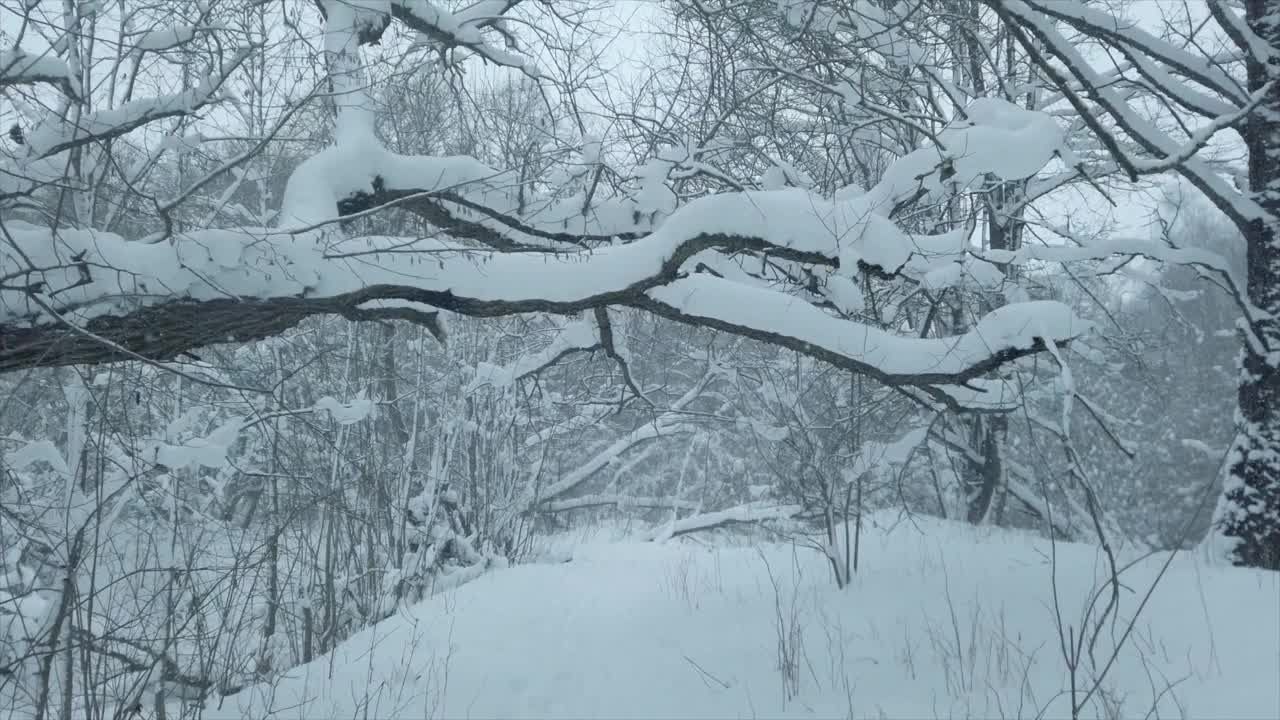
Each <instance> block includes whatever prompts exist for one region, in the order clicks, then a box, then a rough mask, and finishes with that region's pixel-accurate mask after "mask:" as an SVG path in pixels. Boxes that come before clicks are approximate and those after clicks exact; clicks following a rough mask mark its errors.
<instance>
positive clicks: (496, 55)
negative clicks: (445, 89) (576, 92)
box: [389, 0, 541, 78]
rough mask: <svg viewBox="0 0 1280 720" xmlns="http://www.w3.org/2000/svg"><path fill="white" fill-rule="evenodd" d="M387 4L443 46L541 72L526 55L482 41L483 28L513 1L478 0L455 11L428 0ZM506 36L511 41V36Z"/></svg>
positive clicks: (531, 74) (531, 72) (532, 73)
mask: <svg viewBox="0 0 1280 720" xmlns="http://www.w3.org/2000/svg"><path fill="white" fill-rule="evenodd" d="M389 4H390V6H391V14H392V16H394V17H395V18H396V19H397V20H400V21H401V22H403V23H404V24H405V25H406V26H408V27H409V28H411V29H413V30H416V31H418V32H419V33H421V34H422V35H424V36H425V37H426V38H427V39H429V40H430V41H431V42H433V43H437V44H439V45H440V46H441V47H442V48H444V49H449V48H465V49H467V50H469V51H471V52H473V53H475V54H476V55H478V56H480V57H482V58H484V59H485V60H488V61H489V62H491V63H493V64H495V65H501V66H504V67H510V68H515V69H517V70H520V71H521V72H523V73H524V74H526V75H528V76H529V77H532V78H538V77H540V76H541V74H540V73H539V72H538V68H537V67H536V66H535V65H534V64H533V63H532V62H530V61H529V60H528V59H527V58H525V57H522V56H521V55H519V54H517V53H515V52H512V51H510V50H506V49H502V48H496V47H494V46H493V45H492V44H490V43H487V42H485V39H484V35H483V31H484V29H486V28H488V27H492V26H494V25H495V23H496V21H497V20H498V19H499V18H501V17H502V15H504V14H505V13H506V12H507V11H508V10H510V9H511V8H512V7H513V6H514V5H515V4H516V2H512V1H510V0H481V1H480V2H477V3H475V4H474V5H472V6H471V7H469V8H466V9H464V10H462V11H460V12H457V13H451V12H448V11H446V10H444V9H442V8H440V7H439V6H438V5H437V4H436V3H433V2H429V0H397V1H395V2H391V3H389ZM506 37H507V41H508V44H509V45H510V44H512V39H511V36H510V35H507V36H506Z"/></svg>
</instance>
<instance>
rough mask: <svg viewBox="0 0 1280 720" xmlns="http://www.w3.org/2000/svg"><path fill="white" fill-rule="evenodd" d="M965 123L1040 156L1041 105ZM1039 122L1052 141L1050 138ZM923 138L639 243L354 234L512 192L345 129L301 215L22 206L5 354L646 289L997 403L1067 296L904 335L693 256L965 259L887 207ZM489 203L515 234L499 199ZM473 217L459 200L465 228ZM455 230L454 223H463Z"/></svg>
mask: <svg viewBox="0 0 1280 720" xmlns="http://www.w3.org/2000/svg"><path fill="white" fill-rule="evenodd" d="M969 122H970V125H969V126H968V129H969V130H972V131H973V132H971V133H969V134H966V135H961V136H957V139H959V138H969V139H970V140H971V141H972V142H973V144H974V148H975V153H974V154H972V155H969V154H964V153H963V152H962V149H963V147H964V146H963V145H961V144H959V143H954V142H953V145H952V147H953V148H955V149H954V150H948V151H947V153H945V154H944V155H943V156H942V157H943V158H944V160H945V163H944V164H945V165H946V166H947V167H948V168H949V170H948V173H949V176H948V184H950V183H959V184H962V185H963V184H966V183H968V182H974V181H976V179H977V177H978V176H980V175H985V174H988V173H992V174H996V175H998V176H1001V177H1004V176H1005V175H1020V174H1023V173H1026V172H1033V171H1034V163H1025V162H1023V161H1019V162H1018V163H1013V164H1010V163H1008V162H1005V161H1004V160H1002V159H1000V158H999V157H998V156H995V155H994V154H993V152H992V151H991V148H990V147H988V146H990V145H991V144H992V143H995V142H996V141H997V140H998V139H999V138H1001V137H1004V138H1012V137H1017V136H1018V133H1021V132H1023V131H1024V130H1025V127H1026V124H1025V123H1022V122H1015V123H1011V124H1010V127H1012V128H1013V129H1012V130H1011V131H1010V132H1012V133H1013V134H1007V133H1006V134H1004V135H1002V134H1000V133H999V132H998V130H999V129H1000V128H999V126H997V125H980V124H976V123H974V121H972V120H971V121H969ZM1032 136H1033V137H1037V138H1038V139H1037V142H1039V143H1040V150H1041V152H1042V153H1044V152H1045V151H1047V149H1049V148H1050V147H1051V146H1052V143H1051V142H1048V141H1044V138H1039V137H1038V134H1037V133H1032ZM1055 142H1056V141H1055ZM925 152H929V153H932V158H933V159H932V160H929V161H928V162H926V158H924V157H923V156H920V155H918V154H916V153H913V154H911V155H908V156H907V157H905V158H903V159H902V160H901V161H900V162H899V164H895V166H894V167H892V168H890V171H889V173H887V174H886V181H885V183H882V184H881V185H880V186H877V187H876V188H874V189H873V190H872V191H871V192H868V193H866V194H864V195H861V196H853V197H844V198H841V199H828V198H823V197H821V196H818V195H815V194H813V193H810V192H807V191H803V190H796V189H791V190H780V191H761V192H740V193H726V194H721V195H713V196H709V197H704V198H700V199H697V200H695V201H693V202H691V203H689V204H687V205H685V206H684V207H682V208H680V209H678V210H677V211H676V212H675V213H674V214H672V215H671V216H670V217H668V218H667V219H666V220H665V221H664V222H662V223H661V224H660V225H659V226H658V228H657V229H656V230H654V231H653V232H651V233H649V234H648V235H645V236H643V237H641V238H640V239H638V240H635V241H633V242H629V243H623V244H612V245H609V246H605V247H599V248H595V249H591V250H586V249H576V250H573V251H569V252H557V253H554V254H548V253H527V252H506V251H484V252H480V251H476V250H475V249H474V247H473V246H469V245H467V244H463V243H459V242H454V241H449V240H415V239H405V238H388V237H356V238H342V237H340V236H338V235H337V234H336V233H335V232H333V229H334V227H333V225H332V224H329V222H328V221H330V219H331V218H332V217H333V216H334V213H335V211H336V209H337V208H338V206H339V204H340V203H341V202H342V200H343V199H344V198H350V197H351V196H352V195H353V194H357V193H359V192H362V191H363V190H364V189H366V188H372V189H373V190H375V192H376V191H377V190H378V188H379V187H386V186H388V185H392V184H394V185H397V186H401V187H406V186H408V187H414V188H419V189H422V190H423V191H424V192H432V191H436V190H439V189H442V188H450V189H453V188H465V191H466V192H468V193H469V194H470V195H471V196H472V197H476V198H480V199H481V200H483V201H485V202H487V203H490V204H493V205H496V206H498V207H500V208H501V207H503V205H502V204H503V203H504V202H505V201H506V200H505V199H504V198H505V197H506V193H505V190H504V189H503V187H502V186H501V183H500V182H498V181H497V180H496V178H500V177H501V173H495V172H493V171H492V170H490V169H488V168H486V167H484V166H483V165H481V164H480V163H478V162H476V161H475V160H472V159H470V158H435V157H404V156H397V155H393V154H390V153H386V152H382V151H379V150H377V149H376V148H370V147H368V146H365V145H363V144H356V145H354V146H352V147H345V146H335V147H334V148H331V149H330V150H326V151H324V152H322V153H320V154H318V155H316V156H315V157H313V158H311V159H310V160H308V161H306V162H304V163H303V165H302V166H301V167H299V169H298V171H297V172H296V173H295V175H294V177H293V178H292V179H291V180H290V182H289V184H288V187H287V189H286V193H285V206H284V210H283V212H282V217H283V218H284V222H288V223H291V224H292V223H300V224H302V227H301V228H295V229H289V230H270V229H258V230H254V229H237V230H206V231H195V232H191V233H187V234H183V235H178V236H175V237H174V238H173V240H172V242H167V243H159V244H141V243H138V242H131V241H129V240H126V239H125V238H122V237H120V236H118V235H114V234H111V233H104V232H94V231H89V230H69V229H63V230H59V231H58V232H56V233H53V232H51V231H49V230H48V229H47V228H42V227H39V226H35V225H29V224H26V223H22V222H17V221H14V222H10V223H8V224H7V226H6V229H7V231H8V234H9V237H11V238H12V241H11V242H10V243H9V244H8V245H7V246H0V256H3V257H4V260H5V264H4V267H5V268H6V269H9V268H14V269H13V270H11V271H9V272H7V273H6V274H5V275H4V276H0V324H2V326H3V327H4V329H5V331H6V332H5V338H4V342H3V344H0V368H11V367H23V366H26V367H29V366H32V365H33V364H34V365H59V364H67V363H72V362H104V361H113V360H118V359H121V358H122V355H121V353H120V352H119V348H116V349H110V348H109V347H108V346H109V345H110V343H114V344H115V345H117V346H120V347H123V348H125V349H128V350H130V351H132V352H135V353H139V354H142V355H146V356H148V357H152V358H154V359H171V358H173V357H175V356H176V355H177V354H180V353H182V352H184V351H187V350H191V349H194V348H197V347H201V346H203V345H207V344H211V343H217V342H228V341H235V342H242V341H247V340H252V339H257V338H261V337H266V336H268V335H271V334H275V333H278V332H280V331H282V330H284V329H287V328H288V327H292V326H293V325H296V324H297V323H298V322H300V321H301V320H302V319H304V318H305V317H308V316H311V315H318V314H338V315H342V316H344V317H348V318H351V319H357V320H358V319H371V318H373V317H375V316H377V315H381V316H384V317H385V316H388V315H389V314H390V313H392V312H396V313H399V314H401V315H402V316H405V317H406V319H410V318H408V315H409V314H411V313H412V312H415V311H416V312H419V313H423V314H422V315H420V316H419V317H421V318H423V319H429V318H431V317H432V316H430V315H429V314H426V313H424V311H423V310H419V308H424V307H425V308H428V309H429V308H438V309H444V310H449V311H452V312H457V313H461V314H465V315H471V316H477V317H494V316H500V315H509V314H516V313H528V312H554V313H576V312H580V311H583V310H589V309H597V308H606V307H609V306H630V307H637V308H641V309H645V310H647V311H649V312H652V313H655V314H658V315H661V316H663V317H666V318H669V319H672V320H676V321H679V322H683V323H687V324H692V325H702V326H706V327H713V328H716V329H720V330H725V331H728V332H732V333H736V334H739V335H744V336H747V337H752V338H755V339H758V340H763V341H766V342H771V343H774V344H778V345H781V346H784V347H788V348H791V349H794V350H798V351H800V352H803V353H806V354H809V355H811V356H814V357H818V358H820V359H823V360H826V361H828V362H831V363H833V364H835V365H836V366H838V367H843V368H846V369H849V370H853V371H856V372H861V373H864V374H867V375H870V376H872V377H874V378H876V379H878V380H880V381H881V382H884V383H886V384H891V385H915V386H930V387H929V392H930V394H932V395H933V396H934V397H935V399H937V400H939V401H941V402H945V403H948V404H956V403H961V404H967V403H968V402H969V401H973V402H977V403H979V404H985V405H991V406H994V407H1000V406H1002V405H1004V404H1007V403H1008V402H1010V401H1011V400H1012V399H1013V396H1012V394H1009V393H1006V392H1005V390H1004V389H1002V386H998V384H997V386H995V387H992V386H991V383H992V381H988V380H982V381H979V380H978V379H979V378H981V377H982V376H983V375H986V374H987V373H989V372H990V371H991V370H993V369H995V368H997V367H999V366H1000V365H1002V364H1005V363H1007V362H1010V361H1012V360H1015V359H1017V358H1019V357H1022V356H1025V355H1029V354H1032V353H1035V352H1038V351H1039V350H1041V349H1043V348H1044V347H1045V343H1063V342H1067V341H1069V340H1071V339H1072V338H1074V337H1077V336H1078V335H1079V334H1081V333H1082V332H1084V331H1085V330H1086V329H1087V325H1086V324H1085V323H1084V322H1082V321H1080V320H1078V319H1077V318H1075V316H1074V315H1073V314H1072V313H1071V311H1070V310H1069V309H1068V308H1067V307H1066V306H1065V305H1062V304H1060V303H1056V302H1049V301H1042V302H1037V303H1023V304H1015V305H1009V306H1006V307H1003V308H1000V309H999V310H997V311H995V312H993V313H991V314H990V315H988V316H987V317H985V318H982V319H981V320H979V321H978V322H977V323H976V324H975V326H974V327H973V329H972V330H970V331H969V332H967V333H966V334H964V335H960V336H957V337H951V338H914V337H901V336H898V335H896V334H894V333H892V332H889V331H886V330H882V329H879V328H876V327H872V326H869V325H864V324H860V323H856V322H850V321H847V320H842V319H839V318H837V317H835V316H832V315H830V314H828V313H827V312H826V311H824V310H822V309H821V308H819V307H817V306H815V305H813V304H811V303H808V302H806V301H805V300H803V299H800V298H797V297H795V296H793V295H790V294H787V293H785V292H780V291H778V290H775V289H770V288H765V287H753V286H750V285H747V284H744V283H739V282H734V281H731V280H727V279H724V278H718V277H715V276H713V275H710V274H705V273H696V272H694V273H690V269H689V266H690V265H696V260H695V258H697V257H698V256H699V255H700V254H703V253H706V252H708V251H714V252H719V253H728V254H732V253H742V252H750V253H757V254H760V255H763V256H770V257H776V258H782V259H789V260H794V261H798V262H802V263H810V264H813V265H822V266H826V267H829V268H831V269H832V270H833V272H837V273H839V274H840V275H842V276H844V277H846V278H848V279H849V280H850V281H851V282H852V281H854V279H855V278H857V277H858V275H859V274H860V272H861V271H862V270H866V269H872V270H874V271H875V272H878V273H880V274H884V275H895V274H897V275H902V276H904V277H907V278H923V277H924V276H926V275H927V274H928V273H930V272H931V271H933V270H936V269H937V268H939V267H944V266H947V265H950V264H954V263H955V262H956V261H958V260H962V259H964V258H965V257H966V255H967V253H968V235H967V233H966V232H965V231H963V230H961V231H955V232H949V233H943V234H941V235H917V234H910V233H907V232H904V231H903V230H901V229H900V228H899V227H898V226H897V225H895V224H894V223H893V221H891V220H890V219H889V218H888V217H887V215H888V212H889V211H888V210H887V209H886V207H885V206H886V200H887V199H888V200H891V199H894V198H898V197H901V196H902V195H903V194H909V193H917V192H919V191H921V190H923V191H924V192H926V193H933V192H938V191H940V190H941V188H942V185H943V182H942V179H941V178H942V177H943V173H940V172H938V162H937V158H938V157H939V151H937V150H929V151H925ZM1003 154H1004V155H1008V154H1009V153H1003ZM983 158H988V160H984V159H983ZM1045 159H1047V158H1045ZM455 205H456V204H455ZM459 207H460V206H459ZM455 210H456V208H455ZM455 210H449V211H448V212H450V213H452V212H454V211H455ZM473 217H479V218H480V220H479V222H481V223H490V225H489V227H490V229H494V228H499V229H498V230H497V231H499V232H504V231H503V230H502V229H501V227H502V226H503V225H504V223H503V222H502V221H500V220H496V219H495V217H501V215H500V213H497V212H496V211H495V214H493V215H476V214H474V213H473ZM475 222H476V221H474V220H468V219H466V218H460V219H459V220H458V226H459V227H462V228H464V229H465V228H466V227H470V226H472V225H473V224H474V223H475ZM442 224H443V223H442ZM444 229H445V230H446V231H447V232H450V233H452V231H453V230H454V226H451V225H448V224H445V227H444ZM505 232H507V233H508V237H512V238H514V239H516V240H519V241H520V242H521V243H522V244H525V245H528V244H533V243H536V242H538V239H537V238H530V237H529V236H528V234H527V233H522V232H521V231H519V230H510V229H509V230H505ZM459 234H462V235H464V237H465V236H466V235H465V233H459ZM543 244H544V245H545V244H546V243H545V242H544V243H543ZM414 250H417V251H420V252H421V253H422V254H421V255H419V254H417V253H415V252H412V251H414ZM703 257H705V255H703ZM104 339H105V340H109V341H110V343H108V344H106V345H104V344H103V343H101V341H102V340H104ZM95 341H96V343H97V344H96V345H95ZM966 385H967V387H966ZM984 385H985V386H984ZM940 386H951V387H940ZM965 396H968V399H967V400H962V399H961V398H964V397H965Z"/></svg>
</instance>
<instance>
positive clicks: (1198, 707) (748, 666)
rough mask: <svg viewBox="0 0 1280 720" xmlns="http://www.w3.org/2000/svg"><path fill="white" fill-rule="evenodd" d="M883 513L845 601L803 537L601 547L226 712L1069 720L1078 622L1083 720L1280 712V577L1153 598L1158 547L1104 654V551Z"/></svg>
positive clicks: (1242, 577) (473, 586)
mask: <svg viewBox="0 0 1280 720" xmlns="http://www.w3.org/2000/svg"><path fill="white" fill-rule="evenodd" d="M873 524H874V525H875V527H871V528H868V529H867V530H866V534H865V536H864V538H863V541H862V548H861V558H860V568H859V571H858V574H857V577H856V578H855V580H854V582H853V583H852V585H851V586H850V587H847V588H845V589H843V590H838V589H836V588H835V587H834V586H833V584H832V583H831V580H830V575H829V571H828V570H827V568H826V566H825V564H824V560H823V558H822V557H821V556H819V555H818V554H817V553H816V552H814V551H813V550H809V549H805V548H803V547H792V546H789V545H782V544H760V545H749V544H745V543H742V542H737V543H728V542H725V541H714V542H712V541H710V540H700V541H694V540H684V541H675V542H670V543H666V544H654V543H637V542H625V541H620V542H608V543H606V542H599V541H592V542H589V543H583V544H579V545H577V546H576V547H575V549H574V557H573V560H572V561H571V562H567V563H562V564H531V565H524V566H519V567H514V568H510V569H505V570H498V571H494V572H492V573H489V574H487V575H485V576H483V577H481V578H479V579H477V580H476V581H474V582H471V583H469V584H467V585H465V586H462V587H460V588H457V589H455V590H452V591H449V592H447V593H442V594H440V595H437V596H436V597H434V598H432V599H431V600H428V601H426V602H423V603H421V604H419V605H416V606H414V607H412V608H409V609H406V610H405V611H403V612H402V613H401V614H400V615H398V616H396V617H394V618H392V619H390V620H388V621H386V622H384V623H382V624H380V625H378V626H377V627H375V628H371V629H369V630H367V631H365V632H362V633H360V634H358V635H356V636H355V637H353V638H352V639H351V640H350V641H349V642H347V643H346V644H344V645H343V646H341V647H340V648H338V650H337V651H335V652H334V653H332V654H331V655H329V656H325V657H323V658H321V659H319V660H317V661H316V662H314V663H311V664H310V665H308V666H304V667H300V668H295V669H294V670H292V671H290V672H289V673H287V675H286V676H285V677H282V678H280V679H279V680H278V681H276V682H275V683H274V684H272V685H271V686H265V685H264V686H258V687H254V688H250V689H247V690H245V691H243V692H241V693H239V694H238V695H235V696H232V697H228V698H224V699H223V700H222V703H221V707H216V706H214V707H210V708H208V709H207V710H206V712H205V717H206V718H242V717H253V718H262V717H275V718H306V719H307V720H319V719H321V718H423V717H447V718H506V717H510V718H739V717H741V718H756V717H760V718H765V717H768V718H773V717H788V718H802V717H888V718H908V717H909V718H934V717H982V718H998V717H1004V718H1026V717H1070V716H1071V705H1072V697H1073V696H1072V693H1071V688H1072V682H1071V672H1070V670H1069V669H1068V666H1067V662H1066V661H1065V660H1064V650H1063V647H1064V640H1063V638H1062V637H1060V635H1059V631H1058V627H1059V624H1061V626H1062V628H1063V630H1062V633H1063V635H1064V636H1065V637H1066V641H1065V642H1066V644H1067V645H1071V644H1072V643H1073V642H1078V641H1079V638H1080V634H1081V627H1082V626H1083V627H1084V628H1085V633H1086V635H1087V637H1088V640H1086V642H1085V643H1084V649H1083V656H1082V657H1081V658H1080V660H1079V663H1078V668H1077V671H1076V674H1075V687H1076V693H1075V695H1074V697H1075V698H1076V702H1077V703H1081V704H1083V705H1084V708H1083V710H1082V711H1081V715H1082V716H1085V717H1136V718H1143V717H1150V718H1156V717H1160V718H1232V719H1239V718H1269V719H1274V718H1277V717H1280V680H1278V679H1280V574H1277V573H1263V572H1251V571H1244V570H1237V569H1232V568H1216V567H1206V566H1204V564H1203V563H1202V562H1201V561H1200V559H1199V558H1197V557H1196V556H1195V555H1194V554H1180V555H1179V556H1177V557H1175V558H1174V559H1173V561H1172V563H1171V564H1170V565H1169V567H1168V570H1167V572H1166V573H1165V574H1164V576H1163V577H1162V578H1161V579H1160V581H1159V584H1158V586H1157V587H1156V588H1155V590H1154V592H1152V593H1150V597H1149V599H1148V600H1147V601H1146V604H1145V607H1142V604H1143V600H1144V597H1147V595H1148V590H1149V589H1150V588H1151V584H1152V582H1153V581H1155V580H1156V577H1157V575H1158V574H1159V573H1160V570H1161V568H1162V566H1163V565H1164V563H1165V561H1166V560H1167V559H1168V556H1167V555H1164V554H1161V555H1156V556H1153V557H1150V558H1147V559H1145V560H1142V561H1141V562H1138V563H1137V564H1136V565H1134V566H1133V567H1130V568H1129V569H1127V570H1126V571H1125V572H1124V574H1123V577H1122V587H1121V589H1120V593H1119V617H1118V619H1116V620H1115V621H1114V622H1108V623H1106V624H1105V626H1104V627H1103V628H1102V629H1101V630H1100V631H1098V632H1097V638H1096V641H1094V640H1093V634H1094V628H1093V624H1092V623H1091V622H1090V623H1084V622H1082V616H1083V614H1084V612H1085V611H1086V608H1088V607H1089V606H1090V604H1091V600H1092V599H1093V597H1094V595H1095V593H1097V591H1098V588H1100V587H1102V583H1103V581H1104V578H1105V573H1104V571H1103V569H1104V567H1105V559H1104V557H1103V556H1102V555H1101V554H1100V552H1099V551H1098V550H1097V549H1096V548H1093V547H1089V546H1085V545H1067V544H1058V545H1057V547H1056V548H1052V547H1051V546H1050V544H1049V543H1048V542H1047V541H1043V540H1040V539H1035V538H1031V537H1028V536H1025V535H1020V534H1016V533H1007V532H1000V531H991V530H978V529H973V528H969V527H966V526H961V525H956V524H951V523H945V522H940V521H929V520H925V519H919V518H918V519H915V520H906V521H902V520H900V519H899V518H897V517H896V516H891V515H883V514H882V515H877V516H875V518H874V523H873ZM1133 559H1134V558H1128V560H1133ZM1055 567H1056V573H1055ZM1055 576H1056V582H1055ZM1055 585H1056V588H1057V601H1056V603H1055V600H1054V587H1055ZM1110 597H1111V592H1110V590H1109V589H1103V590H1102V593H1101V595H1100V596H1099V597H1098V598H1097V601H1096V603H1094V608H1095V609H1094V613H1095V615H1096V613H1097V612H1099V611H1100V610H1101V609H1102V608H1103V607H1104V606H1105V604H1106V603H1107V602H1108V600H1109V599H1110ZM1055 607H1056V609H1055ZM1139 610H1141V612H1140V614H1139V615H1138V619H1137V621H1136V622H1134V623H1130V619H1131V618H1133V616H1134V614H1135V613H1138V612H1139ZM1059 617H1060V618H1061V621H1060V623H1059V619H1058V618H1059ZM1121 641H1122V642H1123V644H1122V646H1121V649H1120V651H1119V653H1118V656H1117V657H1116V659H1115V660H1114V662H1112V656H1113V654H1115V652H1114V651H1115V648H1116V646H1117V643H1118V642H1121ZM1091 642H1092V645H1093V652H1092V657H1090V652H1089V645H1090V643H1091ZM1068 652H1070V651H1068ZM1104 668H1105V670H1106V672H1105V676H1103V677H1102V678H1101V680H1100V681H1099V680H1098V675H1099V673H1100V672H1101V671H1102V670H1103V669H1104ZM1086 696H1087V700H1085V697H1086Z"/></svg>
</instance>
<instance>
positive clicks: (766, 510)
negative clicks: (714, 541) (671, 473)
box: [649, 501, 803, 542]
mask: <svg viewBox="0 0 1280 720" xmlns="http://www.w3.org/2000/svg"><path fill="white" fill-rule="evenodd" d="M802 510H803V508H802V507H800V506H799V505H778V504H775V503H772V502H768V501H760V502H751V503H746V504H745V505H738V506H736V507H731V508H729V509H727V510H720V511H718V512H709V513H700V514H698V515H691V516H689V517H686V518H680V519H679V520H673V521H672V522H669V523H666V524H664V525H661V526H659V527H657V528H655V529H654V530H653V531H651V532H650V534H649V539H650V540H653V541H654V542H665V541H667V540H670V539H672V538H675V537H679V536H681V535H688V534H690V533H695V532H704V531H707V530H715V529H717V528H723V527H728V526H730V525H749V524H752V523H760V522H767V521H770V520H787V519H790V518H793V517H795V516H796V515H799V514H800V512H801V511H802Z"/></svg>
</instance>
